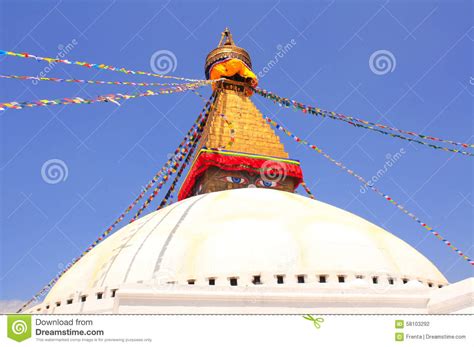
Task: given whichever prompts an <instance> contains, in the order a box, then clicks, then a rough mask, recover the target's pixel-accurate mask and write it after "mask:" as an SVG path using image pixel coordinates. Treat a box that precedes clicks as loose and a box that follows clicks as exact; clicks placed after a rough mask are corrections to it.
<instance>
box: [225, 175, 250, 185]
mask: <svg viewBox="0 0 474 347" xmlns="http://www.w3.org/2000/svg"><path fill="white" fill-rule="evenodd" d="M225 180H226V181H227V182H230V183H235V184H244V183H246V182H247V180H246V179H245V178H243V177H234V176H226V177H225Z"/></svg>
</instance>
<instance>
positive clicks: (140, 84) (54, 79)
mask: <svg viewBox="0 0 474 347" xmlns="http://www.w3.org/2000/svg"><path fill="white" fill-rule="evenodd" d="M0 78H5V79H17V80H22V81H37V82H41V81H46V82H66V83H87V84H108V85H126V86H137V87H151V86H179V85H183V83H176V82H174V83H157V82H130V81H96V80H81V79H76V78H58V77H38V76H18V75H0ZM193 83H198V84H202V85H205V84H212V83H213V82H211V81H206V80H203V81H199V82H193Z"/></svg>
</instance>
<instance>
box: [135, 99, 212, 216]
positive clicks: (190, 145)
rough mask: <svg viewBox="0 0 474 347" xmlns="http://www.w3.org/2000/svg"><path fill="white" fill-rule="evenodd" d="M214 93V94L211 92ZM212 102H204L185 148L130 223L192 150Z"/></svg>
mask: <svg viewBox="0 0 474 347" xmlns="http://www.w3.org/2000/svg"><path fill="white" fill-rule="evenodd" d="M213 95H214V94H213ZM213 105H214V104H212V103H211V102H208V103H206V105H205V107H204V108H205V111H203V113H204V115H203V116H202V117H201V118H200V122H199V125H198V126H197V128H196V129H195V130H194V132H193V134H192V135H191V136H190V137H189V140H188V141H187V143H186V145H185V150H184V151H183V152H182V153H180V154H179V155H178V157H177V158H176V159H175V160H174V161H173V164H172V165H171V167H170V168H169V169H168V171H167V172H166V173H165V174H164V176H163V178H162V180H161V181H160V183H158V185H157V186H156V187H155V189H153V192H152V193H151V194H150V196H149V197H148V199H146V200H145V202H144V203H143V205H142V207H140V209H139V210H138V211H137V213H136V214H135V215H134V216H133V218H132V219H131V220H130V223H133V222H134V221H136V220H137V219H138V217H140V215H141V214H142V212H143V211H144V210H145V209H146V208H147V207H148V206H149V205H150V203H151V202H152V201H153V200H154V199H155V197H156V196H157V195H158V193H159V192H160V191H161V189H162V188H163V186H164V185H165V184H166V182H167V181H168V180H169V178H170V177H171V176H172V175H174V174H175V173H176V172H177V171H178V170H177V169H178V167H179V164H180V163H181V162H182V161H183V159H184V158H185V155H186V154H187V153H188V152H190V151H194V149H193V148H194V147H195V146H196V144H197V142H198V139H199V138H200V134H201V133H202V131H203V128H204V124H206V121H207V118H208V116H209V113H210V111H211V109H212V106H213Z"/></svg>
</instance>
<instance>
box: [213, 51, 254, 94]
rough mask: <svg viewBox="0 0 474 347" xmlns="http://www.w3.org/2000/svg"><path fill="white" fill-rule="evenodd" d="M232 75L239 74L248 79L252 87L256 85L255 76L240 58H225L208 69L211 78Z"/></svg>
mask: <svg viewBox="0 0 474 347" xmlns="http://www.w3.org/2000/svg"><path fill="white" fill-rule="evenodd" d="M234 75H239V76H241V77H242V78H244V79H245V80H249V81H250V85H251V86H252V87H256V86H257V85H258V79H257V76H256V75H255V74H254V73H253V72H252V70H251V69H250V68H249V67H248V66H247V65H246V64H245V63H244V62H243V61H242V60H240V59H235V58H231V59H226V60H223V61H220V62H218V63H216V64H214V65H213V66H211V69H210V77H211V79H212V80H214V79H219V78H222V77H231V76H234Z"/></svg>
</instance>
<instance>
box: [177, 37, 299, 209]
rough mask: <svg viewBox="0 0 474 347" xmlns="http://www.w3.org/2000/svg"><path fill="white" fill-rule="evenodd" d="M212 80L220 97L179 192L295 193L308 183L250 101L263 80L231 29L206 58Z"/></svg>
mask: <svg viewBox="0 0 474 347" xmlns="http://www.w3.org/2000/svg"><path fill="white" fill-rule="evenodd" d="M205 73H206V78H207V79H212V80H217V79H222V80H221V81H219V82H216V83H214V84H213V89H214V92H215V94H216V96H215V99H214V103H213V105H212V108H211V112H210V114H209V119H208V122H207V124H206V127H205V129H204V131H203V135H202V138H201V140H200V142H199V145H198V151H197V155H196V158H195V160H194V162H193V164H192V166H191V168H190V170H189V173H188V175H187V176H186V178H185V180H184V182H183V185H182V187H181V189H180V192H179V200H182V199H185V198H187V197H189V196H193V195H198V194H204V193H210V192H215V191H222V190H227V189H238V188H247V187H254V188H270V189H278V190H284V191H288V192H294V190H295V189H296V188H297V187H298V185H299V184H300V183H301V181H302V171H301V168H300V163H299V161H297V160H292V159H289V156H288V153H287V152H285V149H284V146H283V144H282V143H281V141H280V138H279V137H278V136H277V135H276V134H275V132H274V131H273V130H272V129H271V127H270V125H269V124H268V123H267V122H265V120H264V118H263V116H262V113H261V112H260V111H259V110H258V109H257V107H256V106H255V104H254V103H253V102H252V100H251V99H250V96H251V95H252V93H253V88H254V87H256V86H257V84H258V80H257V77H256V75H255V74H254V73H253V72H252V62H251V59H250V55H249V54H248V53H247V51H246V50H244V49H243V48H241V47H238V46H236V45H235V44H234V41H233V39H232V34H231V33H230V31H229V29H226V30H225V31H224V32H223V33H222V37H221V40H220V42H219V45H218V47H217V48H215V49H213V50H212V51H211V52H210V53H209V54H208V56H207V58H206V63H205Z"/></svg>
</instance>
